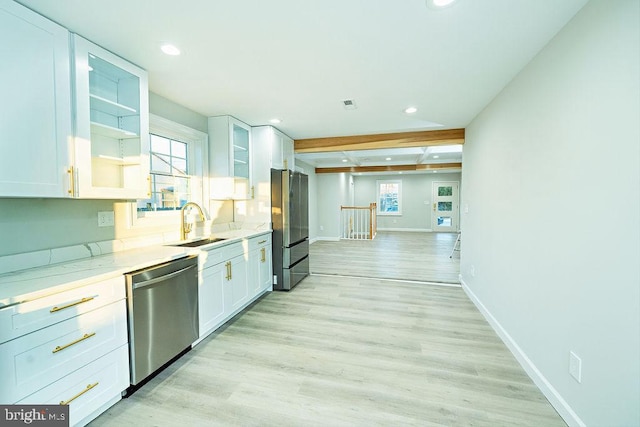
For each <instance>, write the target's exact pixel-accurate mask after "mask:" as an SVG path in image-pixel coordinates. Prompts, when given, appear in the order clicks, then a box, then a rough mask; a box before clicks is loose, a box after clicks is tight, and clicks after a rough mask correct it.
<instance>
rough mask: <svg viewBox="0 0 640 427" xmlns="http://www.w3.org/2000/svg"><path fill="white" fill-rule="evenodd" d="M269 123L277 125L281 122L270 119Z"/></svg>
mask: <svg viewBox="0 0 640 427" xmlns="http://www.w3.org/2000/svg"><path fill="white" fill-rule="evenodd" d="M269 123H273V124H274V125H277V124H278V123H282V120H280V119H271V120H269Z"/></svg>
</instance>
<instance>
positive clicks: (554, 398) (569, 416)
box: [459, 274, 586, 427]
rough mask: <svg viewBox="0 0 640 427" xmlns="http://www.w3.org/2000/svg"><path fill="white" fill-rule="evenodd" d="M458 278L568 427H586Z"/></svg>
mask: <svg viewBox="0 0 640 427" xmlns="http://www.w3.org/2000/svg"><path fill="white" fill-rule="evenodd" d="M459 277H460V284H461V285H462V289H463V290H464V292H465V293H466V294H467V296H468V297H469V299H471V302H473V304H474V305H475V306H476V307H477V308H478V310H480V313H482V315H483V316H484V318H485V319H487V322H489V325H491V327H492V328H493V330H494V331H495V332H496V334H498V336H499V337H500V339H501V340H502V342H504V344H505V345H506V346H507V348H508V349H509V350H510V351H511V353H512V354H513V356H514V357H515V358H516V360H517V361H518V363H520V366H522V368H523V369H524V370H525V372H526V373H527V375H529V377H530V378H531V379H532V380H533V382H534V383H535V385H536V386H538V388H539V389H540V391H542V394H544V396H545V397H546V398H547V400H549V402H550V403H551V405H553V407H554V408H555V409H556V411H558V414H560V416H561V417H562V418H563V419H564V421H565V422H566V423H567V424H568V425H569V426H572V427H573V426H576V427H586V424H585V423H584V422H583V421H582V420H581V419H580V417H579V416H578V414H576V413H575V412H574V411H573V409H571V406H569V404H568V403H567V401H566V400H564V399H563V398H562V396H561V395H560V393H558V391H557V390H556V389H555V388H554V387H553V386H552V385H551V383H550V382H549V381H548V380H547V379H546V378H545V376H544V375H542V372H540V370H539V369H538V368H537V367H536V365H534V364H533V362H532V361H531V359H529V357H527V355H526V354H525V352H524V351H522V349H521V348H520V346H519V345H518V343H517V342H516V341H515V340H514V339H513V338H512V337H511V335H509V333H508V332H507V331H506V329H504V328H503V327H502V325H501V324H500V322H498V320H497V319H496V318H495V317H493V315H492V314H491V312H489V310H487V308H486V307H485V306H484V304H483V303H482V301H480V300H479V299H478V297H477V296H476V294H474V293H473V291H472V290H471V289H470V288H469V286H468V285H467V283H466V282H465V281H464V278H463V277H462V274H461V275H460V276H459Z"/></svg>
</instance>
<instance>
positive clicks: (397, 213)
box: [376, 179, 402, 216]
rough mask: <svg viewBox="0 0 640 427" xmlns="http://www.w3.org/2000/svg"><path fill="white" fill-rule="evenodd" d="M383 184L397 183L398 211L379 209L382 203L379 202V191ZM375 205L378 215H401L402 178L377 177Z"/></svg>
mask: <svg viewBox="0 0 640 427" xmlns="http://www.w3.org/2000/svg"><path fill="white" fill-rule="evenodd" d="M384 184H398V211H397V212H383V211H382V210H381V208H382V203H380V196H381V194H382V193H381V191H380V187H381V186H382V185H384ZM376 205H377V209H376V210H377V214H378V215H379V216H401V215H402V180H400V179H379V180H376Z"/></svg>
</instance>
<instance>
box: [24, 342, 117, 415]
mask: <svg viewBox="0 0 640 427" xmlns="http://www.w3.org/2000/svg"><path fill="white" fill-rule="evenodd" d="M127 387H129V350H128V347H127V346H126V345H124V346H121V347H119V348H117V349H116V350H114V351H112V352H110V353H109V354H107V355H105V356H102V357H101V358H99V359H97V360H95V361H94V362H92V363H90V364H88V365H86V366H85V367H83V368H81V369H78V370H77V371H74V372H72V373H71V374H69V375H67V376H66V377H64V378H61V379H60V380H58V381H56V382H54V383H53V384H50V385H48V386H47V387H45V388H43V389H41V390H39V391H37V392H36V393H34V394H32V395H30V396H28V397H26V398H24V399H22V400H21V401H19V402H17V403H19V404H34V405H36V404H41V405H42V404H44V405H46V404H56V405H58V404H60V403H61V402H65V403H66V404H68V405H69V418H70V423H69V425H72V426H74V425H78V424H80V425H84V424H86V423H88V422H89V421H91V420H92V419H93V418H95V417H96V416H98V415H99V414H100V413H101V412H103V411H104V410H105V409H106V408H107V407H109V406H111V405H113V403H115V402H117V401H118V400H120V398H121V393H122V391H124V390H125V389H126V388H127Z"/></svg>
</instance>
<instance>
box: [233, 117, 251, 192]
mask: <svg viewBox="0 0 640 427" xmlns="http://www.w3.org/2000/svg"><path fill="white" fill-rule="evenodd" d="M229 134H230V135H231V168H232V169H231V176H234V177H236V178H242V179H246V180H247V181H251V179H250V178H251V174H250V170H251V169H250V168H251V160H250V159H251V128H250V127H249V126H247V125H246V124H244V123H242V122H241V121H240V120H237V119H234V118H233V117H231V118H230V119H229Z"/></svg>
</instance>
